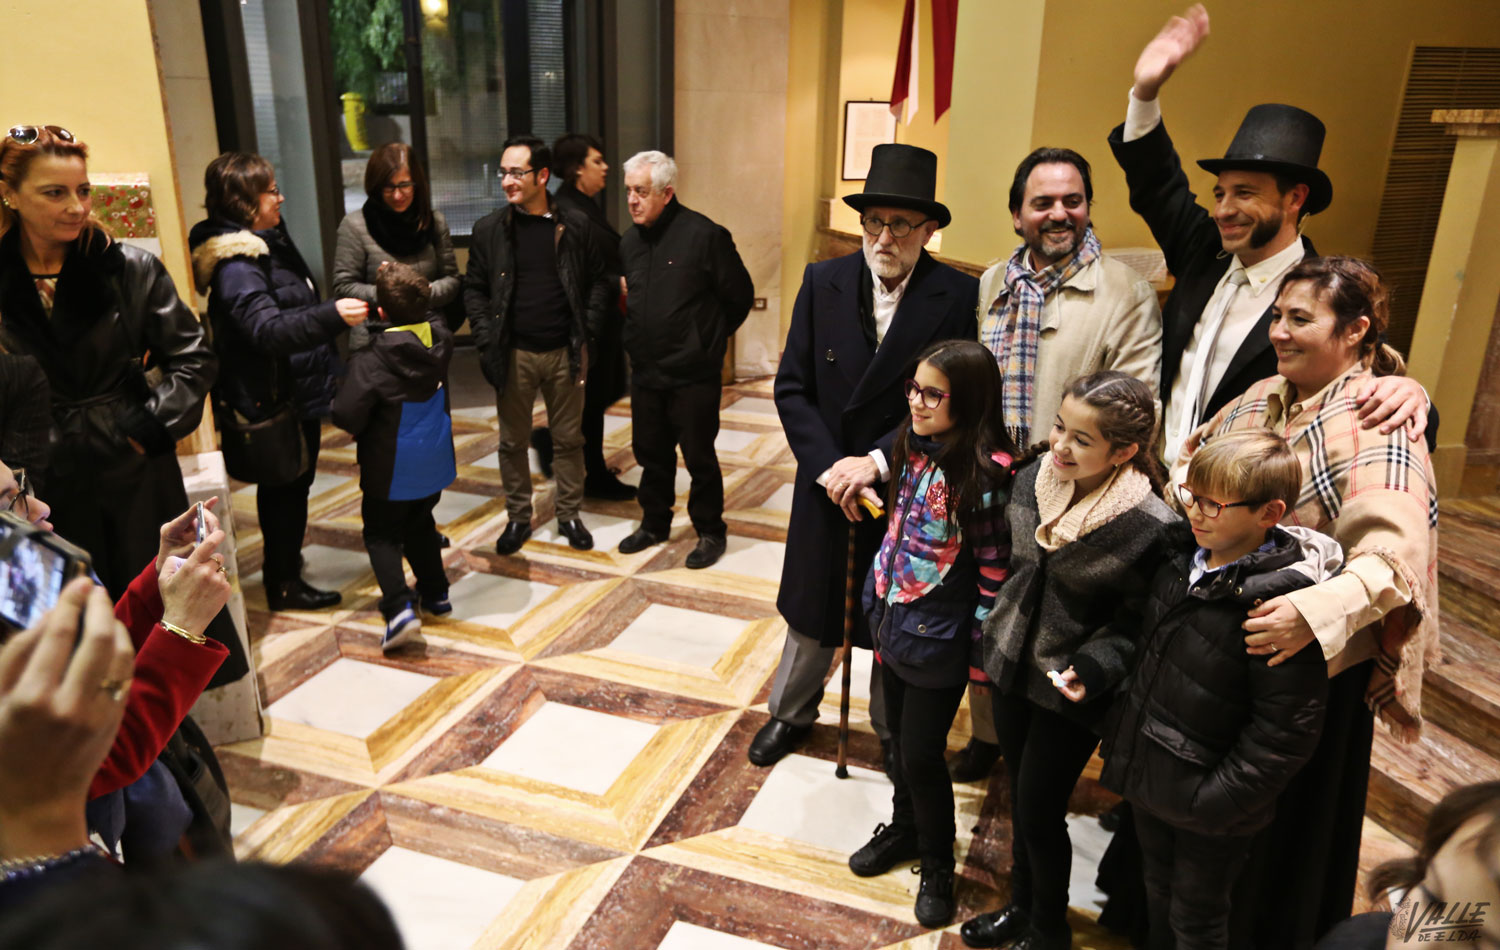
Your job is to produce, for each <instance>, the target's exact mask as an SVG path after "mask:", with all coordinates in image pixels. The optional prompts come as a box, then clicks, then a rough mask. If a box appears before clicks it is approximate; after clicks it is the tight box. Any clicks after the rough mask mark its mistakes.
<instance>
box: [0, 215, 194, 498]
mask: <svg viewBox="0 0 1500 950" xmlns="http://www.w3.org/2000/svg"><path fill="white" fill-rule="evenodd" d="M0 315H3V316H0V326H3V339H4V344H5V348H6V349H8V350H10V351H11V352H14V353H23V354H26V355H29V356H32V357H34V358H35V359H36V361H37V363H39V364H40V365H41V368H42V371H43V372H44V373H45V374H46V377H47V382H48V384H49V385H50V386H51V390H52V420H53V424H54V426H55V432H56V443H55V446H56V450H55V452H54V454H53V456H52V465H51V467H52V469H53V470H54V471H57V472H58V473H65V472H70V471H78V470H87V468H88V467H90V466H94V465H98V464H99V463H101V462H105V461H108V460H110V459H114V458H119V457H121V456H124V455H128V454H130V453H132V452H133V451H134V449H133V448H132V447H131V445H130V442H129V440H130V439H134V440H135V441H136V442H137V443H139V444H140V446H141V447H142V448H143V449H145V451H146V454H147V455H152V456H156V455H164V454H167V453H169V452H171V451H172V450H173V449H174V448H175V446H176V442H177V440H178V439H182V438H185V437H186V436H187V435H188V434H190V433H191V432H192V431H193V430H194V429H196V428H197V427H198V422H199V420H201V419H202V417H203V399H204V397H205V396H207V395H208V390H209V387H210V386H212V385H213V382H214V376H215V374H216V373H217V371H218V361H217V360H216V359H215V358H214V354H213V352H212V351H211V350H210V349H209V347H208V343H207V341H206V339H205V335H204V331H203V325H202V324H201V323H200V322H199V321H198V318H197V317H196V316H194V315H193V312H192V311H191V310H189V309H188V308H187V305H186V304H184V303H183V302H182V298H181V297H179V296H178V295H177V287H176V285H175V284H173V283H172V278H171V277H170V276H169V275H168V274H167V269H166V268H165V267H164V266H162V262H161V261H160V260H158V259H157V258H156V256H155V255H154V254H152V253H151V252H149V251H145V250H142V249H140V248H138V247H134V246H131V245H127V244H121V243H119V242H110V243H108V244H105V243H104V241H102V240H100V239H97V238H96V239H95V240H94V242H93V243H92V245H91V246H87V247H86V246H84V245H83V244H78V245H75V246H74V247H73V248H72V249H71V250H70V251H69V252H68V257H67V259H66V261H65V262H64V263H63V268H62V272H61V274H59V276H58V280H57V294H56V296H55V297H54V298H53V309H52V317H51V318H50V319H49V318H48V317H47V315H46V312H45V311H44V310H43V309H42V304H41V299H40V298H39V297H38V296H37V289H36V283H35V282H34V281H33V280H32V277H31V274H30V272H29V271H28V270H27V268H26V262H25V261H24V260H23V259H22V257H21V251H20V231H19V230H18V229H12V230H11V231H10V232H9V233H8V234H6V235H5V237H4V239H3V240H0Z"/></svg>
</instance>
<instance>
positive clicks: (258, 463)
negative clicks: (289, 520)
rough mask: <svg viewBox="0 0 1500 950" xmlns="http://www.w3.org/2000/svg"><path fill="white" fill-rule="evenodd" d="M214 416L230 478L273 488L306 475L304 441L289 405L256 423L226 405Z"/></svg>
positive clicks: (294, 411)
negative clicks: (217, 424)
mask: <svg viewBox="0 0 1500 950" xmlns="http://www.w3.org/2000/svg"><path fill="white" fill-rule="evenodd" d="M215 415H216V416H217V417H218V423H219V435H220V440H219V450H220V451H221V452H223V454H224V469H225V470H226V471H227V472H229V477H230V478H235V479H238V480H240V481H242V482H250V483H252V484H255V485H265V486H266V487H268V488H274V487H275V486H277V485H286V484H288V483H290V482H293V481H296V480H297V479H298V478H301V477H302V476H303V475H304V474H306V473H307V467H308V462H309V459H308V457H307V442H306V441H305V440H304V439H303V437H302V420H301V419H299V418H298V417H297V408H296V406H294V405H293V404H292V403H285V404H283V405H282V406H281V407H280V408H278V409H277V410H276V411H275V412H273V413H271V415H269V416H267V417H266V418H265V419H261V420H260V421H258V422H250V421H249V420H247V419H246V418H245V417H244V416H242V415H240V414H239V413H238V412H236V411H234V410H233V409H230V408H229V407H228V406H220V407H219V411H218V412H217V413H215Z"/></svg>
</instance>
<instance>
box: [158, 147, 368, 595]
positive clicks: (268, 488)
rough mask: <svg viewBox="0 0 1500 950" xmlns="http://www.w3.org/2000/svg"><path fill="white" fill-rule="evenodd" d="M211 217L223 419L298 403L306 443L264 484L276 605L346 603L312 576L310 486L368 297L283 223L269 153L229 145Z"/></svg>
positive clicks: (215, 182) (211, 174)
mask: <svg viewBox="0 0 1500 950" xmlns="http://www.w3.org/2000/svg"><path fill="white" fill-rule="evenodd" d="M203 184H204V187H205V189H206V190H207V197H206V199H205V201H204V205H205V207H206V208H207V210H208V218H207V219H206V220H203V221H200V222H198V223H197V224H195V225H194V226H193V230H192V232H191V233H190V234H189V236H188V244H189V246H190V247H191V248H192V251H193V278H194V281H195V282H196V283H197V285H198V290H199V291H200V292H201V293H204V294H207V295H208V316H209V322H210V324H211V326H212V328H213V340H214V349H215V351H217V352H218V354H219V361H220V372H219V381H218V383H217V384H216V385H215V386H214V391H213V392H214V408H215V411H216V412H217V413H218V414H219V419H220V426H221V427H223V426H225V425H226V424H240V425H243V424H245V423H255V422H261V421H265V420H267V419H269V418H270V417H272V416H273V415H275V413H276V412H277V411H278V410H279V409H281V408H282V407H283V406H285V405H286V403H287V402H288V400H290V401H292V402H293V403H294V404H295V407H296V411H297V414H298V416H299V418H300V419H301V425H302V436H303V439H304V442H305V444H306V446H307V455H308V463H307V468H306V470H305V471H304V472H303V473H302V474H301V475H299V476H298V477H297V478H295V479H293V480H292V481H290V482H288V483H286V484H281V485H268V484H261V485H259V487H258V488H257V490H256V497H255V504H256V510H257V513H258V514H259V517H260V529H261V535H262V537H263V538H264V552H265V553H264V557H265V562H264V565H263V568H262V570H263V576H264V578H265V585H266V600H267V602H268V603H269V604H270V607H271V609H272V610H315V609H319V608H324V607H332V606H334V605H336V604H337V603H339V600H340V597H339V594H338V593H337V592H336V591H323V590H318V589H316V588H314V587H312V586H311V585H309V584H308V583H307V582H306V581H304V580H303V579H302V554H301V551H302V536H303V534H304V532H305V531H306V529H307V496H308V490H309V489H310V488H311V486H312V480H313V476H314V474H315V473H316V470H317V461H318V445H319V441H320V436H319V431H320V429H321V427H322V419H323V418H324V417H325V416H327V415H328V411H329V406H330V404H331V403H332V400H333V392H334V377H335V375H336V373H337V372H338V368H339V358H338V351H337V350H336V349H335V348H334V345H333V341H334V340H335V339H336V338H337V337H338V335H339V334H340V333H342V332H344V331H345V330H347V329H348V328H349V327H352V326H356V325H358V324H360V323H363V322H364V321H365V319H366V317H367V316H368V314H369V306H368V305H367V304H366V303H365V302H364V301H362V300H354V299H352V298H342V299H338V300H328V301H324V300H322V299H321V296H320V295H319V293H318V287H317V284H316V283H314V282H313V278H312V271H311V270H309V269H308V266H307V262H306V261H304V260H303V259H302V255H301V254H300V253H299V252H298V251H297V247H296V245H294V244H293V243H292V239H291V237H290V236H289V235H288V234H287V232H286V228H285V226H284V225H283V224H282V222H281V204H282V202H283V201H285V199H284V198H283V197H282V195H281V190H280V189H279V188H277V186H276V171H275V169H273V168H272V167H271V163H270V162H268V161H266V160H265V159H264V158H262V157H261V156H259V155H254V154H251V153H247V152H226V153H225V154H223V155H220V156H219V157H218V158H216V159H214V160H213V162H212V163H211V164H210V165H209V166H208V171H207V172H206V173H205V174H204V178H203Z"/></svg>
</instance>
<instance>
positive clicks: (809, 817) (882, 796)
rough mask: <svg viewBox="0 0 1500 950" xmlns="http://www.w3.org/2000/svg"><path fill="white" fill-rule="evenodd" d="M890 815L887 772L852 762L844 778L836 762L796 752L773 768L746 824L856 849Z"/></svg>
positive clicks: (826, 845)
mask: <svg viewBox="0 0 1500 950" xmlns="http://www.w3.org/2000/svg"><path fill="white" fill-rule="evenodd" d="M890 820H891V783H890V780H889V779H887V778H886V777H885V775H884V774H882V773H880V772H877V771H875V770H873V769H866V768H860V767H858V766H850V767H849V777H848V778H845V779H841V778H838V777H837V776H835V775H834V774H833V763H832V762H825V761H824V760H822V759H814V758H812V757H810V756H806V755H796V754H793V755H789V756H787V757H786V758H784V759H782V760H781V761H780V762H778V763H776V765H775V767H774V768H772V769H771V774H770V775H769V776H768V777H767V778H766V779H765V781H764V782H762V783H761V787H760V793H759V794H758V795H756V796H755V801H753V802H751V803H750V807H749V808H747V809H746V810H745V814H744V817H742V818H741V819H740V827H741V828H749V829H752V830H754V831H764V832H766V833H767V834H773V835H780V836H781V837H783V838H793V839H796V840H798V841H804V842H807V843H808V844H813V845H818V846H820V847H824V848H829V849H831V850H833V851H837V852H839V853H841V854H853V853H854V852H855V851H858V850H859V849H860V848H861V847H863V846H864V844H865V842H867V841H869V840H870V835H871V834H872V833H873V832H874V830H875V826H876V825H877V824H879V823H880V822H882V821H890Z"/></svg>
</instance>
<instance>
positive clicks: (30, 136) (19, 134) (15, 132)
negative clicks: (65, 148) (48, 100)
mask: <svg viewBox="0 0 1500 950" xmlns="http://www.w3.org/2000/svg"><path fill="white" fill-rule="evenodd" d="M44 130H45V131H47V132H51V133H52V134H53V135H54V136H56V137H57V138H59V139H61V140H62V141H64V142H72V141H73V133H72V132H69V131H68V130H67V129H65V128H63V127H62V126H60V125H13V126H11V128H10V131H9V132H7V133H5V137H6V138H8V139H10V140H11V141H12V142H15V143H16V144H17V145H31V144H32V143H34V142H36V140H37V139H39V138H41V137H42V132H43V131H44Z"/></svg>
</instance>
